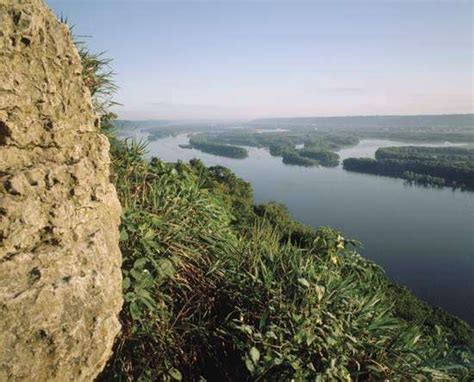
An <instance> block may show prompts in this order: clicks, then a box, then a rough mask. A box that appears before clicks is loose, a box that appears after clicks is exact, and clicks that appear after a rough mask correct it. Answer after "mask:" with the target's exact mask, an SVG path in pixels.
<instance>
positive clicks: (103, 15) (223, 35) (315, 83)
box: [47, 0, 473, 119]
mask: <svg viewBox="0 0 474 382" xmlns="http://www.w3.org/2000/svg"><path fill="white" fill-rule="evenodd" d="M47 3H48V4H49V5H50V6H51V7H52V8H53V10H54V11H55V12H56V13H57V14H62V15H63V16H65V17H67V18H68V20H69V22H70V23H71V24H74V25H75V29H74V31H75V33H76V34H79V35H87V36H92V37H91V38H87V41H88V44H89V46H90V47H91V49H92V50H94V51H103V50H105V51H107V54H108V55H109V56H110V57H112V58H113V59H114V63H113V67H114V70H115V71H116V72H117V78H116V79H117V82H118V85H119V86H120V91H119V93H118V95H117V100H118V101H119V102H121V103H122V104H123V106H122V107H119V108H117V111H118V113H119V116H120V117H121V118H127V119H152V118H153V119H196V118H211V119H212V118H239V119H247V118H256V117H278V116H320V115H324V116H327V115H370V114H428V113H466V112H472V111H473V57H472V55H473V5H472V4H473V3H472V2H471V1H465V2H457V1H436V2H428V1H408V0H407V1H390V2H389V1H383V0H379V1H355V0H354V1H344V2H343V1H331V2H320V1H311V2H297V1H291V2H289V1H288V2H276V1H260V2H248V1H246V2H243V1H240V2H233V1H219V2H208V1H206V2H203V1H191V2H182V1H169V2H163V1H151V0H149V1H139V0H133V1H132V0H129V1H117V0H115V1H105V0H93V1H87V0H47Z"/></svg>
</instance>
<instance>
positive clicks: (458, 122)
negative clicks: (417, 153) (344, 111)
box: [249, 114, 474, 128]
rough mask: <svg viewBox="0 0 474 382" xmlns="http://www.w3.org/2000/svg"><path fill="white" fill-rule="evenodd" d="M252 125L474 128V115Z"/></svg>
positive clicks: (264, 120)
mask: <svg viewBox="0 0 474 382" xmlns="http://www.w3.org/2000/svg"><path fill="white" fill-rule="evenodd" d="M249 124H251V125H267V124H272V125H273V126H278V125H288V124H291V125H293V126H294V127H301V126H307V127H310V126H312V127H322V128H326V127H327V128H337V127H339V128H348V127H350V128H380V127H400V128H410V127H424V128H427V127H433V128H449V127H457V128H469V127H471V128H474V114H440V115H436V114H433V115H372V116H344V117H295V118H260V119H254V120H252V121H250V122H249Z"/></svg>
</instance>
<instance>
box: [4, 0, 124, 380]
mask: <svg viewBox="0 0 474 382" xmlns="http://www.w3.org/2000/svg"><path fill="white" fill-rule="evenodd" d="M81 71H82V67H81V63H80V58H79V55H78V53H77V51H76V49H75V47H74V45H73V43H72V42H71V37H70V32H69V29H68V27H67V26H66V25H64V24H63V23H60V22H59V21H58V20H57V19H56V17H55V16H54V15H53V13H52V12H51V11H50V10H49V9H48V8H47V7H46V6H45V5H44V3H43V2H42V1H41V0H0V381H20V380H26V381H28V380H31V381H89V380H92V379H94V378H95V377H96V376H97V374H98V373H99V372H100V371H101V370H102V368H103V367H104V365H105V362H106V361H107V359H108V358H109V356H110V355H111V349H112V344H113V341H114V337H115V336H116V335H117V333H118V332H119V329H120V325H119V321H118V313H119V311H120V308H121V305H122V297H121V271H120V266H121V256H120V252H119V248H118V225H119V223H120V205H119V202H118V199H117V195H116V192H115V188H114V186H113V185H112V184H111V183H110V180H109V165H110V163H109V162H110V159H109V153H108V150H109V144H108V140H107V138H106V137H104V136H103V135H101V134H100V133H99V131H98V123H99V121H98V119H97V116H96V115H95V113H94V111H93V107H92V104H91V97H90V94H89V91H88V90H87V88H86V87H85V86H84V84H83V80H82V77H81Z"/></svg>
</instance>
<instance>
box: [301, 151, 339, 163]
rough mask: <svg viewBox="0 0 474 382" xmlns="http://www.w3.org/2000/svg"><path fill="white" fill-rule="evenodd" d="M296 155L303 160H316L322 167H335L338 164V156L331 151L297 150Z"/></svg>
mask: <svg viewBox="0 0 474 382" xmlns="http://www.w3.org/2000/svg"><path fill="white" fill-rule="evenodd" d="M298 154H299V155H300V156H302V157H305V158H310V159H314V160H317V161H318V162H319V163H320V164H321V165H322V166H326V167H335V166H337V165H338V164H339V155H337V154H336V153H334V152H332V151H327V150H318V149H307V148H305V149H302V150H298Z"/></svg>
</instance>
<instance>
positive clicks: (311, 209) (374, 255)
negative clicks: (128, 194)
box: [148, 135, 474, 325]
mask: <svg viewBox="0 0 474 382" xmlns="http://www.w3.org/2000/svg"><path fill="white" fill-rule="evenodd" d="M187 142H188V139H187V137H186V135H179V136H176V137H170V138H164V139H160V140H157V141H154V142H150V144H149V146H148V150H149V153H148V155H149V156H157V157H159V158H161V159H163V160H165V161H170V162H174V161H177V160H179V159H181V160H183V161H187V160H189V159H192V158H200V159H201V160H202V161H203V162H204V163H205V164H206V165H216V164H221V165H223V166H226V167H228V168H230V169H232V170H233V171H234V172H235V173H236V174H237V175H238V176H240V177H242V178H243V179H245V180H246V181H248V182H250V183H251V184H252V187H253V189H254V198H255V202H256V203H261V202H267V201H277V202H281V203H284V204H285V205H286V206H287V207H288V209H289V211H290V213H291V214H292V216H293V217H294V218H295V219H297V220H298V221H300V222H302V223H305V224H308V225H311V226H313V227H319V226H325V225H327V226H332V227H335V228H337V229H339V230H341V231H342V232H343V233H344V235H345V236H346V237H348V238H354V239H358V240H360V241H361V242H362V243H363V248H362V249H361V253H362V255H363V256H364V257H366V258H368V259H370V260H373V261H374V262H376V263H377V264H379V265H381V266H382V267H383V268H384V269H385V271H386V273H387V274H388V276H389V277H390V278H391V279H393V280H395V281H396V282H398V283H400V284H403V285H406V286H407V287H409V288H410V289H411V290H412V291H413V292H414V293H415V294H416V295H417V296H418V297H420V298H421V299H423V300H425V301H427V302H429V303H430V304H432V305H436V306H441V307H443V308H445V309H446V310H447V311H449V312H450V313H452V314H455V315H457V316H459V317H461V318H463V319H464V320H466V321H468V322H469V323H470V324H471V325H474V314H473V313H474V308H473V303H472V302H473V301H474V277H473V276H474V234H473V233H474V192H462V191H452V190H451V189H447V188H444V189H436V188H425V187H420V186H410V185H407V184H405V182H404V181H403V180H401V179H394V178H388V177H382V176H375V175H368V174H360V173H351V172H348V171H345V170H343V169H342V167H341V166H339V167H336V168H324V167H311V168H305V167H298V166H289V165H285V164H283V163H282V161H281V158H279V157H272V156H271V155H270V154H269V152H268V151H267V150H265V149H259V148H251V147H250V148H248V150H249V156H248V158H246V159H230V158H223V157H219V156H214V155H210V154H205V153H202V152H200V151H197V150H193V149H182V148H180V147H179V146H178V145H179V144H185V143H187ZM395 145H398V146H400V145H407V144H406V143H403V144H402V143H399V142H392V141H387V140H363V141H361V142H360V144H359V145H357V146H355V147H351V148H348V149H344V150H341V151H340V152H339V155H340V156H341V159H344V158H348V157H373V156H374V154H375V151H376V150H377V148H379V147H384V146H395Z"/></svg>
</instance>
